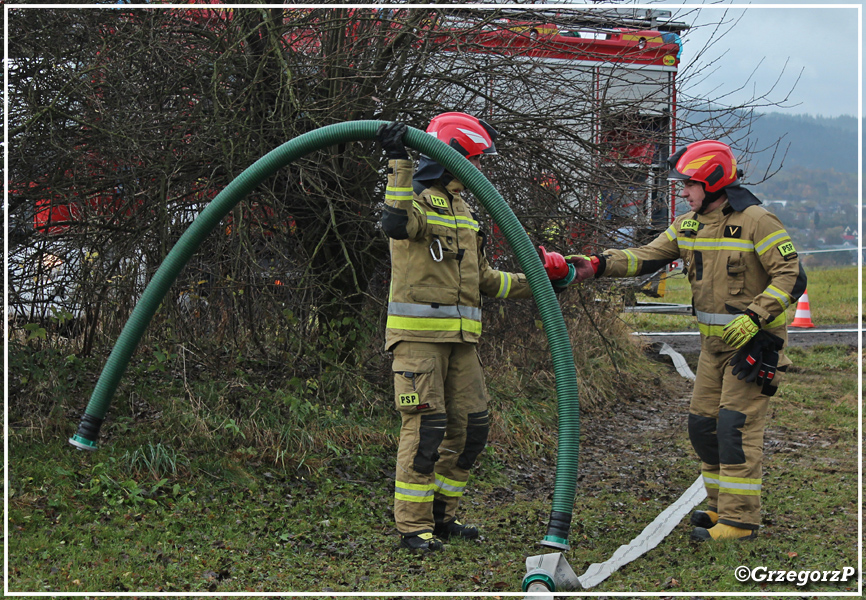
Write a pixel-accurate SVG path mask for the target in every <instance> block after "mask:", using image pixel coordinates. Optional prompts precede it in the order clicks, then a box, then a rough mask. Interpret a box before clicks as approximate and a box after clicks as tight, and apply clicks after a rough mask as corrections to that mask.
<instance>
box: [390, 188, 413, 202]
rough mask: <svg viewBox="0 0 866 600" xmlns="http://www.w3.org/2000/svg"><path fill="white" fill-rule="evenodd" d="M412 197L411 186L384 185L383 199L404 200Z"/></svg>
mask: <svg viewBox="0 0 866 600" xmlns="http://www.w3.org/2000/svg"><path fill="white" fill-rule="evenodd" d="M411 199H412V188H410V187H408V188H399V187H386V188H385V200H395V201H398V202H400V201H404V200H411Z"/></svg>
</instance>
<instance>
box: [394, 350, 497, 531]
mask: <svg viewBox="0 0 866 600" xmlns="http://www.w3.org/2000/svg"><path fill="white" fill-rule="evenodd" d="M393 352H394V362H393V370H394V396H395V402H396V405H397V410H399V411H400V413H401V415H402V418H403V425H402V427H401V429H400V445H399V448H398V450H397V469H396V481H395V488H394V520H395V521H396V524H397V530H398V531H399V532H400V533H402V534H419V533H424V532H428V531H433V525H434V523H435V522H445V521H450V520H451V519H453V518H455V516H456V513H457V505H458V503H459V501H460V497H461V496H463V491H464V490H465V488H466V482H467V481H468V479H469V470H470V468H471V467H472V465H473V463H474V462H475V460H476V459H477V458H478V455H479V454H480V453H481V452H482V450H484V447H485V445H486V443H487V434H488V431H489V429H490V425H489V419H488V414H487V390H486V387H485V384H484V374H483V372H482V368H481V362H480V360H479V359H478V354H477V351H476V346H475V344H465V343H427V342H400V343H398V344H397V345H396V346H394V349H393Z"/></svg>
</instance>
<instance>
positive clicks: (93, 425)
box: [69, 121, 580, 549]
mask: <svg viewBox="0 0 866 600" xmlns="http://www.w3.org/2000/svg"><path fill="white" fill-rule="evenodd" d="M383 123H384V121H351V122H347V123H338V124H336V125H328V126H326V127H321V128H319V129H316V130H314V131H311V132H309V133H305V134H304V135H301V136H298V137H296V138H294V139H292V140H290V141H288V142H286V143H285V144H283V145H282V146H280V147H278V148H276V149H274V150H272V151H271V152H269V153H268V154H266V155H265V156H263V157H262V158H260V159H259V160H258V161H256V162H255V163H254V164H253V165H252V166H250V167H249V168H247V169H246V170H245V171H244V172H243V173H241V174H240V175H238V177H236V178H235V179H234V180H233V181H232V182H231V183H230V184H229V185H228V186H227V187H226V188H225V189H224V190H223V191H222V192H220V194H219V195H217V196H216V198H214V199H213V201H211V203H210V204H208V206H207V207H206V208H205V209H204V210H203V211H202V212H201V214H200V215H199V216H198V217H197V218H196V219H195V221H193V223H192V225H190V227H189V229H187V230H186V232H184V234H183V235H182V236H181V238H180V239H179V240H178V242H177V244H175V246H174V247H173V248H172V249H171V251H170V252H169V253H168V256H166V257H165V260H164V261H163V263H162V265H160V267H159V269H158V270H157V272H156V273H155V274H154V277H153V279H152V280H151V282H150V284H148V286H147V288H146V289H145V290H144V293H143V294H142V296H141V299H140V300H139V301H138V303H137V304H136V306H135V308H134V309H133V311H132V314H131V315H130V317H129V320H128V321H127V323H126V325H125V326H124V328H123V331H122V332H121V334H120V337H119V338H118V340H117V343H116V344H115V346H114V348H113V349H112V351H111V354H110V355H109V357H108V361H107V362H106V364H105V367H103V369H102V373H101V374H100V376H99V380H98V381H97V383H96V387H95V388H94V390H93V394H92V395H91V397H90V402H89V403H88V405H87V408H86V410H85V414H84V415H83V416H82V418H81V423H80V424H79V427H78V431H77V433H76V434H75V435H74V436H72V437H71V438H70V439H69V442H70V443H71V444H72V445H73V446H76V447H77V448H81V449H86V450H95V449H96V440H97V438H98V437H99V428H100V427H101V425H102V422H103V419H104V417H105V414H106V412H108V406H109V403H110V402H111V398H112V397H113V396H114V393H115V391H116V390H117V386H118V384H119V383H120V379H121V377H122V376H123V373H124V372H125V371H126V367H127V365H128V364H129V359H130V358H131V357H132V353H133V352H134V351H135V348H136V347H137V346H138V343H139V341H140V340H141V336H142V335H143V334H144V330H145V328H146V327H147V325H148V323H150V320H151V319H152V318H153V315H154V314H155V313H156V311H157V309H158V308H159V305H160V303H161V302H162V300H163V298H165V296H166V294H167V293H168V291H169V288H170V287H171V285H172V284H173V283H174V281H175V279H176V278H177V276H178V274H179V273H180V271H181V269H183V267H184V266H185V265H186V264H187V262H189V259H190V258H192V256H193V254H195V252H196V251H197V250H198V248H199V246H201V244H202V242H203V241H204V239H205V238H206V237H207V236H208V234H210V232H211V231H213V230H214V228H216V227H217V225H219V223H220V221H221V220H222V219H223V217H225V216H226V215H227V214H228V213H229V212H230V211H231V210H232V208H234V206H235V205H236V204H237V203H238V202H240V201H241V200H242V199H243V198H244V197H245V196H246V195H247V194H249V193H250V192H251V191H252V190H253V189H255V188H256V187H257V186H258V185H259V184H261V183H262V182H263V181H264V180H265V179H267V178H268V177H270V176H271V175H273V174H274V173H275V172H276V171H277V170H278V169H281V168H282V167H284V166H286V165H288V164H289V163H291V162H293V161H295V160H297V159H298V158H301V157H302V156H305V155H307V154H309V153H311V152H314V151H317V150H321V149H323V148H327V147H329V146H333V145H336V144H344V143H347V142H352V141H358V140H372V139H375V137H376V130H377V129H378V128H379V126H380V125H382V124H383ZM404 141H405V142H406V145H408V146H410V147H412V148H414V149H415V150H418V151H419V152H421V153H422V154H425V155H427V156H429V157H431V158H432V159H433V160H435V161H436V162H438V163H439V164H441V165H442V166H444V167H445V168H446V169H447V170H448V171H450V172H451V173H453V174H454V175H455V176H456V177H457V179H459V180H460V181H461V182H462V183H463V184H464V185H465V186H466V187H467V188H469V189H470V190H472V192H473V193H474V194H475V196H476V197H477V198H478V199H479V200H480V201H481V203H482V204H483V205H484V207H485V208H486V209H487V211H488V212H489V213H490V215H491V216H492V217H493V219H494V220H495V221H496V223H497V224H498V225H499V228H500V229H501V231H502V232H503V233H504V235H505V239H506V240H508V243H509V245H510V246H511V248H512V250H513V251H514V253H515V255H516V256H517V260H518V261H519V263H520V266H521V268H522V269H523V272H524V273H525V274H526V278H527V280H528V281H529V286H530V288H531V289H532V293H533V296H534V297H535V302H536V304H537V306H538V311H539V313H541V320H542V323H543V324H544V329H545V331H546V332H547V339H548V342H549V344H550V351H551V354H552V356H553V369H554V373H555V375H556V393H557V399H558V409H559V446H558V449H557V464H556V483H555V489H554V494H553V509H552V512H551V517H550V524H549V525H548V532H547V535H545V536H544V539H543V540H542V541H541V544H542V545H545V546H551V547H555V548H561V549H568V531H569V528H570V526H571V514H572V510H573V506H574V495H575V488H576V485H577V459H578V445H579V438H580V422H579V406H578V396H577V372H576V371H575V368H574V358H573V354H572V349H571V341H570V340H569V338H568V332H567V331H566V328H565V321H564V320H563V318H562V312H561V311H560V309H559V303H558V302H557V300H556V297H555V295H554V293H553V287H552V286H551V285H550V281H549V280H548V278H547V274H546V272H545V271H544V267H543V266H542V264H541V261H540V259H539V258H538V254H537V253H536V250H535V248H534V247H533V246H532V243H531V242H530V240H529V237H528V236H527V235H526V232H525V231H524V230H523V227H522V226H521V225H520V222H519V221H518V220H517V217H515V216H514V213H513V212H512V211H511V208H509V206H508V205H507V204H506V202H505V200H504V199H503V198H502V196H501V195H500V194H499V192H497V191H496V189H495V188H494V187H493V185H492V184H491V183H490V182H489V181H488V180H487V178H486V177H485V176H484V175H483V174H482V173H481V172H480V171H479V170H478V169H476V168H475V167H474V166H472V165H471V164H470V163H469V161H467V160H466V159H465V158H463V156H461V155H460V153H458V152H457V151H456V150H454V149H453V148H450V147H449V146H447V145H446V144H443V143H442V142H440V141H439V140H437V139H435V138H434V137H433V136H430V135H427V134H426V133H425V132H423V131H421V130H419V129H415V128H413V127H410V128H409V130H408V132H407V133H406V136H405V138H404Z"/></svg>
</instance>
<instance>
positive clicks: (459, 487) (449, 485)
mask: <svg viewBox="0 0 866 600" xmlns="http://www.w3.org/2000/svg"><path fill="white" fill-rule="evenodd" d="M465 488H466V482H465V481H457V480H456V479H448V478H447V477H443V476H442V475H439V474H438V473H437V474H436V485H435V488H434V489H435V491H436V492H438V493H440V494H442V495H443V496H450V497H452V498H459V497H460V496H462V495H463V490H464V489H465Z"/></svg>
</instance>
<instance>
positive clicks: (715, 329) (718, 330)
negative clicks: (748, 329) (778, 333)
mask: <svg viewBox="0 0 866 600" xmlns="http://www.w3.org/2000/svg"><path fill="white" fill-rule="evenodd" d="M787 319H788V315H787V314H786V313H782V314H781V315H779V316H778V317H776V318H775V319H773V320H772V321H770V322H769V323H767V325H766V326H765V327H764V329H774V328H776V327H781V326H782V325H784V324H785V323H787ZM724 328H725V326H724V325H705V324H703V323H698V331H700V332H701V333H703V334H704V335H705V336H708V337H709V336H715V337H722V330H724Z"/></svg>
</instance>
